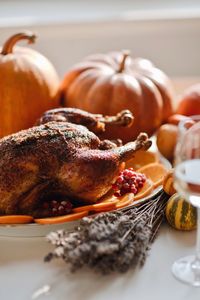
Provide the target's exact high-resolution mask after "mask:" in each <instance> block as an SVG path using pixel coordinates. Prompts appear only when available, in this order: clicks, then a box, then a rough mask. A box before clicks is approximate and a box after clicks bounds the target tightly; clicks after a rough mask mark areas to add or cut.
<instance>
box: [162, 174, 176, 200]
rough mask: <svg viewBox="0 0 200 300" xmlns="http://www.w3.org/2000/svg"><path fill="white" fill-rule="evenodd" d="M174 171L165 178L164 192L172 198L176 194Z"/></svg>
mask: <svg viewBox="0 0 200 300" xmlns="http://www.w3.org/2000/svg"><path fill="white" fill-rule="evenodd" d="M173 173H174V170H173V169H172V170H170V171H168V173H167V174H166V175H165V177H164V178H163V190H164V191H165V193H167V194H168V195H170V196H172V195H174V194H175V193H176V190H175V187H174V178H173Z"/></svg>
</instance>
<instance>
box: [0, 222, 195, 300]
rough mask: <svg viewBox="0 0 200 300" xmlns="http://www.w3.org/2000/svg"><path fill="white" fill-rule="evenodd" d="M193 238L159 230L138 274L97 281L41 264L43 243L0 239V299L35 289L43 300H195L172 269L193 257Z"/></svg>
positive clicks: (18, 299) (24, 297)
mask: <svg viewBox="0 0 200 300" xmlns="http://www.w3.org/2000/svg"><path fill="white" fill-rule="evenodd" d="M195 234H196V232H195V231H193V232H178V231H176V230H173V229H171V228H170V227H169V226H168V225H163V226H162V228H161V230H160V233H159V235H158V237H157V239H156V241H155V242H154V244H153V245H152V249H151V250H150V252H149V257H148V258H147V260H146V263H145V265H144V267H143V268H142V269H136V270H130V271H129V272H128V273H126V274H113V275H109V276H101V275H97V274H95V273H94V272H93V271H90V270H87V271H85V270H82V271H78V272H77V273H75V274H71V273H70V272H69V268H68V267H67V266H66V264H65V263H64V262H63V261H61V260H56V261H52V262H50V263H44V262H43V257H44V256H45V255H46V254H47V253H48V252H49V251H50V250H51V246H50V244H48V243H47V242H46V240H45V238H12V237H9V238H8V237H7V238H6V237H1V238H0V299H1V300H11V299H12V300H28V299H32V295H33V294H34V292H36V291H37V290H38V289H40V288H42V287H43V286H45V285H49V286H50V292H49V293H48V294H46V295H44V294H43V295H42V296H40V297H38V298H37V299H46V300H64V299H65V300H66V299H70V300H82V299H87V300H92V299H94V300H107V299H114V300H122V299H123V300H126V299H138V300H139V299H140V300H146V299H147V300H149V299H150V300H151V299H153V300H161V299H162V300H165V299H166V300H169V299H172V300H173V299H176V300H186V299H187V300H188V299H190V300H195V299H198V300H199V299H200V289H198V288H192V287H189V286H187V285H184V284H182V283H179V282H178V281H177V280H176V279H174V277H173V276H172V274H171V265H172V263H173V261H174V260H176V259H177V258H179V257H181V256H185V255H188V254H192V253H194V251H195Z"/></svg>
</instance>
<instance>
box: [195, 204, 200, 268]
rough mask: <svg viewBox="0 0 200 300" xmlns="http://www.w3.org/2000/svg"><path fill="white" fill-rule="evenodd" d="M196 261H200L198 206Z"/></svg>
mask: <svg viewBox="0 0 200 300" xmlns="http://www.w3.org/2000/svg"><path fill="white" fill-rule="evenodd" d="M196 261H199V263H200V207H197V241H196Z"/></svg>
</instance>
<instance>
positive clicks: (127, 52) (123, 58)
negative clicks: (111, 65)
mask: <svg viewBox="0 0 200 300" xmlns="http://www.w3.org/2000/svg"><path fill="white" fill-rule="evenodd" d="M129 56H130V52H129V51H128V50H126V51H123V52H122V60H121V62H120V64H119V69H118V71H117V73H122V72H123V71H124V69H125V64H126V59H127V57H129Z"/></svg>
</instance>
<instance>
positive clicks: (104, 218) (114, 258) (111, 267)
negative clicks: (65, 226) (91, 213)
mask: <svg viewBox="0 0 200 300" xmlns="http://www.w3.org/2000/svg"><path fill="white" fill-rule="evenodd" d="M167 198H168V197H167V196H166V194H164V193H161V194H160V195H159V196H158V197H157V198H153V199H151V200H149V201H148V202H146V203H143V204H142V205H140V206H138V207H132V208H127V209H124V210H123V211H114V212H107V213H102V214H99V215H97V216H96V217H95V218H88V217H86V218H83V220H82V221H81V223H80V226H79V227H78V228H77V229H76V230H75V231H74V232H67V231H63V230H60V231H57V232H52V233H50V234H49V235H48V236H47V239H48V241H49V242H51V243H52V244H53V245H54V246H55V249H54V251H53V252H51V253H49V254H48V255H47V256H46V257H45V261H50V260H51V259H52V258H63V260H64V261H65V262H66V263H68V264H69V265H70V266H71V270H72V271H76V270H77V269H80V268H82V267H84V266H87V267H90V268H92V269H94V270H96V271H98V272H100V273H102V274H108V273H110V272H126V271H127V270H128V269H129V268H131V267H134V266H137V265H140V266H142V265H143V264H144V262H145V260H146V257H147V255H148V250H149V249H150V245H151V243H152V241H153V240H154V238H155V235H156V233H157V231H158V229H159V226H160V224H161V222H162V219H163V215H164V208H165V205H166V200H167Z"/></svg>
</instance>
